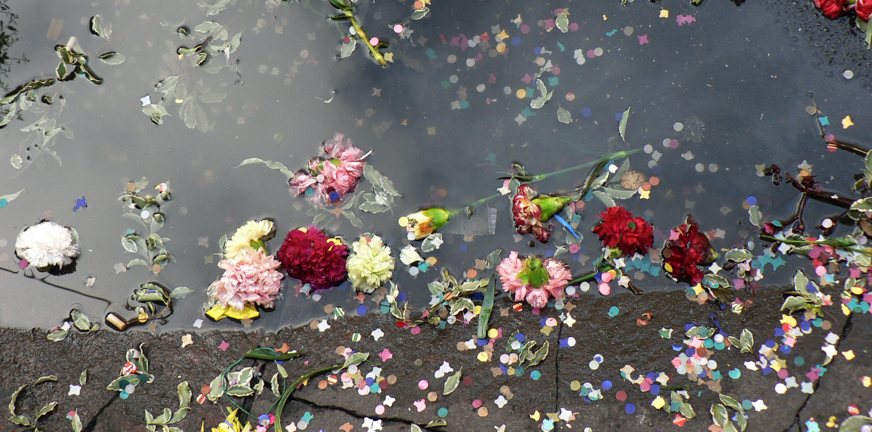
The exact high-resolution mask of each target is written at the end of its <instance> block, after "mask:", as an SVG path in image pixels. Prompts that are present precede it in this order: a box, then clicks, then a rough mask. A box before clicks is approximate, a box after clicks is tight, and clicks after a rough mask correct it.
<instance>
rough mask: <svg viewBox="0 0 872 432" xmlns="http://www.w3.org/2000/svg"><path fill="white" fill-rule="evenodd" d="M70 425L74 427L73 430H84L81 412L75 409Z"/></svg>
mask: <svg viewBox="0 0 872 432" xmlns="http://www.w3.org/2000/svg"><path fill="white" fill-rule="evenodd" d="M70 423H71V424H70V426H71V427H72V428H73V432H82V428H83V426H82V419H81V418H79V412H78V411H73V417H72V418H71V419H70Z"/></svg>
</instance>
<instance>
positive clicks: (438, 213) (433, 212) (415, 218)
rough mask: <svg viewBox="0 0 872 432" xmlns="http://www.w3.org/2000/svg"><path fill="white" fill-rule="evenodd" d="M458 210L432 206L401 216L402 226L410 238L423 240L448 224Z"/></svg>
mask: <svg viewBox="0 0 872 432" xmlns="http://www.w3.org/2000/svg"><path fill="white" fill-rule="evenodd" d="M455 213H456V212H453V211H451V210H448V209H444V208H440V207H432V208H428V209H426V210H421V211H418V212H415V213H412V214H410V215H408V216H405V217H401V218H400V226H403V227H405V228H406V231H408V233H409V240H421V239H423V238H425V237H427V236H428V235H430V234H433V233H434V232H436V231H437V230H439V228H442V227H443V226H445V224H447V223H448V222H449V221H450V220H451V217H452V216H454V214H455Z"/></svg>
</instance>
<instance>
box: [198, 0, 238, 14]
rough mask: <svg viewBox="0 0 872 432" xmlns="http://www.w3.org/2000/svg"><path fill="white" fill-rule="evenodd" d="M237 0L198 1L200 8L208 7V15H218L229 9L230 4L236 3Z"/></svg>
mask: <svg viewBox="0 0 872 432" xmlns="http://www.w3.org/2000/svg"><path fill="white" fill-rule="evenodd" d="M235 4H236V0H212V1H208V0H200V1H198V2H197V6H199V7H200V9H206V16H212V15H218V14H219V13H220V12H221V11H223V10H224V9H227V6H228V5H235Z"/></svg>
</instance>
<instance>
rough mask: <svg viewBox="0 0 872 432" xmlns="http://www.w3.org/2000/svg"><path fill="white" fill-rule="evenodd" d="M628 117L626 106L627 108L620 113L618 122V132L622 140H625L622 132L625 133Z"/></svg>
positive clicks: (628, 109)
mask: <svg viewBox="0 0 872 432" xmlns="http://www.w3.org/2000/svg"><path fill="white" fill-rule="evenodd" d="M629 118H630V108H629V107H627V110H626V111H624V112H623V113H621V121H620V122H618V133H619V134H620V135H621V140H622V141H625V142H626V141H627V140H626V139H625V138H624V134H626V133H627V120H628V119H629Z"/></svg>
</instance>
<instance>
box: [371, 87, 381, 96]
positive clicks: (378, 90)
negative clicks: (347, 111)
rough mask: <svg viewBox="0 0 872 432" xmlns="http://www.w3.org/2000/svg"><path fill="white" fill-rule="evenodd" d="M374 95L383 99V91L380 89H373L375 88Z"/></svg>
mask: <svg viewBox="0 0 872 432" xmlns="http://www.w3.org/2000/svg"><path fill="white" fill-rule="evenodd" d="M372 95H373V96H378V97H381V89H380V88H375V87H373V88H372Z"/></svg>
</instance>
